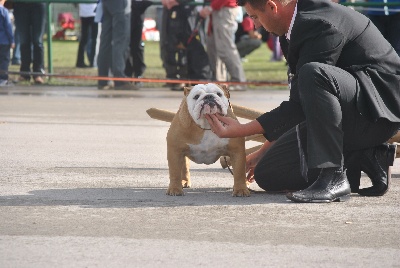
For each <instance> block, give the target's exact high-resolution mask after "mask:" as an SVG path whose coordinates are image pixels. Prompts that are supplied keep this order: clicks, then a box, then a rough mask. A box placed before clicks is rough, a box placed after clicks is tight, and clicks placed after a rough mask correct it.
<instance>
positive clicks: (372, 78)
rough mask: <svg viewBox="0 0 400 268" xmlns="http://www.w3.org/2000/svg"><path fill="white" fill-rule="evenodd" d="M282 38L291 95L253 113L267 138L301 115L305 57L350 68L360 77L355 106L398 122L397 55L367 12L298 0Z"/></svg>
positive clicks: (399, 76) (327, 2)
mask: <svg viewBox="0 0 400 268" xmlns="http://www.w3.org/2000/svg"><path fill="white" fill-rule="evenodd" d="M280 41H281V47H282V51H283V53H284V55H285V58H286V59H287V61H288V64H289V67H290V70H291V73H292V74H293V75H294V76H293V79H292V83H291V89H290V98H289V101H285V102H283V103H282V104H281V105H280V106H279V107H277V108H276V109H274V110H272V111H271V112H268V113H265V114H263V115H261V116H260V117H259V118H257V120H258V122H260V124H261V125H262V127H263V128H264V130H265V134H264V135H265V137H266V138H267V139H268V140H270V141H272V140H276V139H277V138H278V137H280V136H281V135H282V134H283V133H285V132H286V131H287V130H289V129H291V128H292V127H294V126H295V125H296V124H298V123H300V122H302V121H304V120H305V117H304V113H303V110H302V107H301V104H300V98H299V90H302V89H301V88H299V87H298V84H297V80H298V73H299V70H300V68H301V67H302V66H303V65H304V64H306V63H309V62H319V63H325V64H329V65H333V66H337V67H339V68H342V69H344V70H346V71H348V72H349V73H351V74H352V75H353V76H354V77H355V78H356V79H357V80H358V82H359V88H358V91H357V108H358V110H359V112H360V113H361V114H362V115H364V116H365V117H366V118H367V119H368V120H370V121H371V122H375V121H376V120H377V119H379V118H387V119H389V120H390V121H392V122H400V58H399V56H398V55H397V54H396V52H395V50H394V49H393V47H392V46H391V45H390V44H389V42H387V41H386V40H385V39H384V37H383V36H382V34H381V33H380V32H379V30H378V29H377V28H376V27H375V26H374V25H373V24H372V22H371V21H370V20H369V19H368V18H367V17H366V16H364V15H362V14H361V13H359V12H357V11H354V10H352V9H350V8H347V7H344V6H342V5H340V4H336V3H333V2H331V1H330V0H298V3H297V15H296V19H295V21H294V24H293V28H292V32H291V36H290V44H289V43H288V41H287V40H286V38H285V36H282V37H281V38H280Z"/></svg>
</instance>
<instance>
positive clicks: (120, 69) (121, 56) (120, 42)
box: [111, 10, 131, 87]
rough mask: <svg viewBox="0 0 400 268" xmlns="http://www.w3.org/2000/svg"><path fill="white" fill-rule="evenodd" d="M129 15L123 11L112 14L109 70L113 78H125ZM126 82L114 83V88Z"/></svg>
mask: <svg viewBox="0 0 400 268" xmlns="http://www.w3.org/2000/svg"><path fill="white" fill-rule="evenodd" d="M130 22H131V13H128V14H125V13H124V10H122V11H120V12H115V13H114V14H112V47H111V49H112V56H111V58H112V62H111V70H112V73H113V74H114V77H126V76H125V72H124V71H125V61H126V56H127V51H128V45H129V36H130ZM124 84H127V82H121V81H115V86H116V87H118V86H121V85H124Z"/></svg>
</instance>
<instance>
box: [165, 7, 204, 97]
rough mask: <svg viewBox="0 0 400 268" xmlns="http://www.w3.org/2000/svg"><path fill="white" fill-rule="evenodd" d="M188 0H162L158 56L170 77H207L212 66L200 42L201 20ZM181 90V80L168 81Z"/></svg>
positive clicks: (169, 84)
mask: <svg viewBox="0 0 400 268" xmlns="http://www.w3.org/2000/svg"><path fill="white" fill-rule="evenodd" d="M188 2H189V1H187V0H162V3H163V6H164V9H163V18H162V24H161V25H162V29H161V40H160V48H161V59H162V61H163V67H164V69H165V71H166V75H167V78H169V79H194V80H210V79H211V77H212V73H211V67H210V64H209V60H208V57H207V53H206V51H205V49H204V46H203V44H202V42H201V31H202V27H203V24H202V21H200V18H199V17H198V11H197V10H196V9H195V8H194V6H190V5H187V3H188ZM167 86H168V87H170V89H171V90H183V86H184V84H183V83H167Z"/></svg>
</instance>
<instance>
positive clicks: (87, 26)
mask: <svg viewBox="0 0 400 268" xmlns="http://www.w3.org/2000/svg"><path fill="white" fill-rule="evenodd" d="M96 6H97V4H79V17H80V20H81V36H80V40H79V48H78V58H77V60H76V67H77V68H87V67H94V56H95V54H96V39H97V32H98V25H97V23H96V22H95V21H94V16H95V9H96ZM88 43H89V44H90V47H89V48H88V49H87V51H88V53H87V56H88V59H89V65H86V64H85V50H86V46H87V45H88Z"/></svg>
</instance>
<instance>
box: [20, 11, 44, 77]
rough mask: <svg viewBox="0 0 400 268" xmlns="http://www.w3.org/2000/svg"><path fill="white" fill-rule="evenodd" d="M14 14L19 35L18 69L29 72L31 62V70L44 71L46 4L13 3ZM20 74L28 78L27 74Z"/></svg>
mask: <svg viewBox="0 0 400 268" xmlns="http://www.w3.org/2000/svg"><path fill="white" fill-rule="evenodd" d="M14 16H15V24H16V26H17V28H18V31H19V37H20V47H21V67H20V71H21V72H30V71H31V64H32V65H33V66H32V69H33V72H39V73H44V47H43V34H44V30H45V23H46V4H44V3H14ZM32 49H33V51H32ZM32 52H33V53H32ZM22 76H23V77H25V78H29V75H22Z"/></svg>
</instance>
